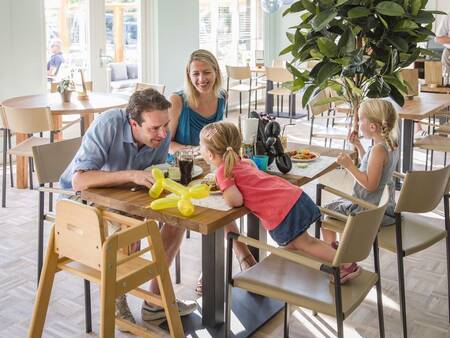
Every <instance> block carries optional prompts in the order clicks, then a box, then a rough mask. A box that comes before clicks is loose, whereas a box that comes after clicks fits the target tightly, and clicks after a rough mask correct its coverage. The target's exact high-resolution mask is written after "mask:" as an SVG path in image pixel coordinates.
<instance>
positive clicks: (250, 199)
mask: <svg viewBox="0 0 450 338" xmlns="http://www.w3.org/2000/svg"><path fill="white" fill-rule="evenodd" d="M240 147H241V135H240V134H239V130H238V129H237V127H236V126H235V125H234V124H232V123H230V122H215V123H210V124H208V125H206V126H205V127H204V128H203V129H202V131H201V133H200V152H201V153H202V156H203V158H204V159H205V160H206V161H207V162H208V163H209V164H212V165H214V166H216V167H217V171H216V180H217V184H218V186H219V187H220V190H221V191H222V192H223V198H224V199H225V202H226V203H227V204H228V205H230V206H232V207H240V206H242V205H244V206H245V207H246V208H248V209H250V210H251V211H252V213H254V214H255V215H256V216H257V217H258V218H259V219H260V220H261V223H262V225H263V226H264V227H265V228H266V229H267V230H269V233H270V235H271V237H272V238H273V239H274V240H275V242H277V243H278V245H280V246H283V247H285V248H286V249H289V250H302V251H304V252H306V253H307V254H310V255H312V256H315V257H317V258H319V259H321V260H324V261H327V262H332V260H333V257H334V255H335V254H336V250H335V249H333V248H332V247H331V246H330V245H329V244H327V243H325V242H323V241H321V240H319V239H317V238H315V237H311V236H310V235H309V234H308V232H307V230H308V228H309V226H310V225H311V224H312V223H313V222H315V221H316V220H317V219H319V218H320V210H319V208H318V207H317V205H316V204H315V203H314V202H313V201H312V200H311V198H310V197H309V196H308V195H307V194H306V193H305V192H303V191H302V189H300V188H299V187H297V186H295V185H293V184H291V183H289V182H288V181H286V180H284V179H283V178H281V177H279V176H274V175H269V174H267V173H265V172H263V171H260V170H258V169H257V168H256V166H255V165H254V163H253V162H252V161H250V160H246V159H241V158H240V157H239V155H238V153H239V149H240ZM360 273H361V268H360V267H359V266H358V265H357V264H356V263H352V264H345V265H343V266H342V267H341V283H345V282H346V281H348V280H350V279H353V278H355V277H357V276H358V275H359V274H360Z"/></svg>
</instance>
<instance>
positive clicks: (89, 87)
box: [50, 81, 92, 93]
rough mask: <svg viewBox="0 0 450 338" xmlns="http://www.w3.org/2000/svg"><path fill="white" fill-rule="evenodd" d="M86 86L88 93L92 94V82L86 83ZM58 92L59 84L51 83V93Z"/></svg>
mask: <svg viewBox="0 0 450 338" xmlns="http://www.w3.org/2000/svg"><path fill="white" fill-rule="evenodd" d="M84 85H85V86H86V90H87V91H88V92H92V81H84ZM56 92H58V82H52V83H50V93H56Z"/></svg>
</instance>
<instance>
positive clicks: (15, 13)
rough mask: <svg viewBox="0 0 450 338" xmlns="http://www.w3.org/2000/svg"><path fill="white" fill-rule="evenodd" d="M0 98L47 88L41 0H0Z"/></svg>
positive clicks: (35, 92)
mask: <svg viewBox="0 0 450 338" xmlns="http://www.w3.org/2000/svg"><path fill="white" fill-rule="evenodd" d="M0 46H1V52H0V101H2V100H4V99H6V98H9V97H12V96H20V95H29V94H37V93H43V92H45V91H46V82H45V81H46V75H45V74H46V62H47V61H46V57H45V26H44V4H43V0H33V1H29V0H1V1H0Z"/></svg>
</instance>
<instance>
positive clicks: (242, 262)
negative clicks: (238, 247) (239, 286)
mask: <svg viewBox="0 0 450 338" xmlns="http://www.w3.org/2000/svg"><path fill="white" fill-rule="evenodd" d="M238 262H239V267H240V269H241V271H245V270H248V269H250V268H251V267H252V266H253V265H255V264H256V259H255V257H253V255H252V254H248V255H247V256H244V257H241V258H239V259H238Z"/></svg>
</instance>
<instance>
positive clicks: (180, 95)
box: [169, 49, 227, 153]
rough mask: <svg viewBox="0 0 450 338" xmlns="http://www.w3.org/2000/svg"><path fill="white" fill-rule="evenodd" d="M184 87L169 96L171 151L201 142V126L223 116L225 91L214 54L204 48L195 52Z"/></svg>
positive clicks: (187, 69) (218, 119)
mask: <svg viewBox="0 0 450 338" xmlns="http://www.w3.org/2000/svg"><path fill="white" fill-rule="evenodd" d="M184 83H185V85H184V87H185V88H184V90H181V91H178V92H176V93H174V94H173V95H172V96H171V97H170V99H169V100H170V102H171V103H172V107H171V108H170V109H169V115H170V124H169V128H170V132H171V137H172V142H171V144H170V151H171V152H172V153H173V152H175V151H177V150H180V149H183V148H187V147H191V148H192V147H197V146H198V145H199V135H200V130H202V128H203V127H204V126H205V125H207V124H209V123H211V122H216V121H220V120H222V119H223V113H224V111H225V106H226V98H227V96H226V92H225V91H224V90H223V89H222V76H221V73H220V68H219V64H218V62H217V59H216V58H215V57H214V55H213V54H212V53H211V52H209V51H207V50H204V49H198V50H196V51H194V52H193V53H192V54H191V55H190V57H189V60H188V62H187V64H186V70H185V73H184Z"/></svg>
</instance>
